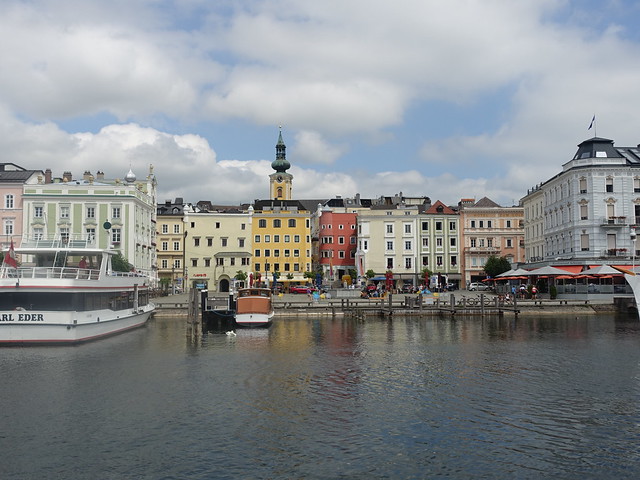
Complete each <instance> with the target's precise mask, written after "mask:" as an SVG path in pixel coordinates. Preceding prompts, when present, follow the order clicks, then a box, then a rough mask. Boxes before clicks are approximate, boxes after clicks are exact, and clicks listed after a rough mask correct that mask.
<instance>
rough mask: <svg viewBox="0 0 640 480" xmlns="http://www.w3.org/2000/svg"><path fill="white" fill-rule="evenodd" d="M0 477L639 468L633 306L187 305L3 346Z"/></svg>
mask: <svg viewBox="0 0 640 480" xmlns="http://www.w3.org/2000/svg"><path fill="white" fill-rule="evenodd" d="M0 372H1V373H0V379H1V382H2V387H1V392H2V393H1V394H0V451H1V452H2V457H1V460H0V478H2V479H23V478H34V479H45V478H46V479H54V478H72V479H210V478H215V479H227V478H229V479H236V478H243V479H244V478H249V479H250V478H255V479H263V478H278V479H291V478H293V479H316V478H319V479H334V478H345V479H346V478H348V479H354V478H355V479H373V478H389V479H401V478H500V479H513V478H532V479H534V478H535V479H538V478H554V479H605V478H606V479H618V478H630V479H631V478H633V479H635V478H639V477H640V408H639V405H640V323H639V322H637V321H636V320H635V319H633V318H629V317H625V318H622V319H620V318H618V319H616V318H614V317H612V316H598V317H593V318H575V317H567V318H535V319H529V318H526V319H525V318H522V319H519V320H513V319H486V320H481V319H478V318H471V319H458V320H455V321H451V320H449V319H431V318H429V319H417V318H407V319H405V318H399V317H396V318H394V319H393V321H390V320H388V319H370V320H368V321H367V322H366V323H361V322H360V323H359V322H356V321H350V320H344V319H336V320H332V319H308V318H303V317H300V318H293V319H286V320H285V319H276V322H275V324H274V325H273V327H272V328H271V329H269V330H261V331H238V335H237V337H236V338H229V337H227V336H226V335H224V334H222V335H220V334H208V335H204V336H201V337H199V338H198V339H196V340H193V339H191V338H189V337H188V336H187V335H186V329H185V322H184V320H182V319H181V320H175V319H156V320H153V321H151V323H150V324H149V325H148V326H147V327H146V328H144V329H140V330H137V331H134V332H130V333H127V334H125V335H121V336H118V337H114V338H111V339H107V340H103V341H100V342H95V343H90V344H86V345H82V346H77V347H58V348H8V349H1V350H0Z"/></svg>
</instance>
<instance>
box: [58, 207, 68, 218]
mask: <svg viewBox="0 0 640 480" xmlns="http://www.w3.org/2000/svg"><path fill="white" fill-rule="evenodd" d="M60 218H69V207H60Z"/></svg>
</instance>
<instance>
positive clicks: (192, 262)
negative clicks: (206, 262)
mask: <svg viewBox="0 0 640 480" xmlns="http://www.w3.org/2000/svg"><path fill="white" fill-rule="evenodd" d="M191 266H192V267H197V266H198V259H197V258H192V259H191Z"/></svg>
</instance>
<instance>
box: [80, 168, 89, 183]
mask: <svg viewBox="0 0 640 480" xmlns="http://www.w3.org/2000/svg"><path fill="white" fill-rule="evenodd" d="M82 179H83V180H84V181H85V182H88V181H89V180H90V179H91V172H90V171H89V170H85V171H84V173H83V174H82Z"/></svg>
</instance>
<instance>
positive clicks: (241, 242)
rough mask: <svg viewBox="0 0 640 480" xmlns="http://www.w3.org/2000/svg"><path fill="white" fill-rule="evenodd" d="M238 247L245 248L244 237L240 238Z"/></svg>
mask: <svg viewBox="0 0 640 480" xmlns="http://www.w3.org/2000/svg"><path fill="white" fill-rule="evenodd" d="M238 247H240V248H244V238H239V239H238Z"/></svg>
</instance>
